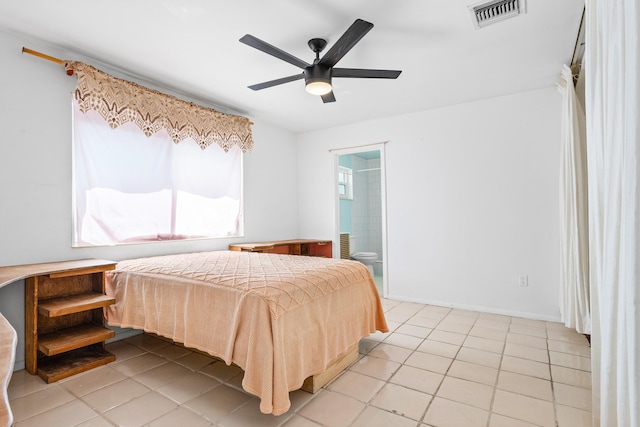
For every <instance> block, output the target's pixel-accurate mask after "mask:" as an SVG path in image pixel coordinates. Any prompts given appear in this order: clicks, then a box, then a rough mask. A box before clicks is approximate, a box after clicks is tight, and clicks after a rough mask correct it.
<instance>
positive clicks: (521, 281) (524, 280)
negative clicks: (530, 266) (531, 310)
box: [518, 275, 529, 287]
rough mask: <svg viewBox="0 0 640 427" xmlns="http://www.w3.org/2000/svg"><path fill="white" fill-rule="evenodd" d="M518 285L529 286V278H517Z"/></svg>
mask: <svg viewBox="0 0 640 427" xmlns="http://www.w3.org/2000/svg"><path fill="white" fill-rule="evenodd" d="M518 284H519V285H520V286H523V287H524V286H529V276H526V275H520V276H518Z"/></svg>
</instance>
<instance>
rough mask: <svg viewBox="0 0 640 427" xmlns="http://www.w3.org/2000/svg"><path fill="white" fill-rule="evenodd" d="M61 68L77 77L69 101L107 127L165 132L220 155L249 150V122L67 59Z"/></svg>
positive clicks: (145, 131)
mask: <svg viewBox="0 0 640 427" xmlns="http://www.w3.org/2000/svg"><path fill="white" fill-rule="evenodd" d="M64 65H65V68H66V69H67V71H73V72H74V73H76V74H77V75H78V85H77V86H76V89H75V92H74V97H75V99H76V101H77V102H78V104H79V106H80V110H81V111H82V112H83V113H85V112H87V111H89V110H95V111H97V112H98V113H99V114H100V115H101V116H102V117H103V118H104V120H105V121H106V122H107V123H109V126H111V127H112V128H116V127H118V126H120V125H122V124H124V123H127V122H133V123H135V124H136V125H137V126H138V127H139V128H140V129H141V130H142V131H143V132H144V133H145V135H147V136H150V135H153V134H154V133H156V132H158V131H160V130H161V129H165V130H166V131H167V133H168V134H169V136H170V137H171V139H172V140H173V142H175V143H178V142H180V141H182V140H184V139H186V138H192V139H193V140H194V141H196V142H197V143H198V144H199V145H200V147H201V148H202V149H205V148H207V147H208V146H209V145H211V144H213V143H215V144H218V145H219V146H220V147H222V148H223V149H224V150H225V151H228V150H229V149H230V148H231V147H233V146H234V145H237V146H238V147H240V148H241V149H242V151H243V152H246V151H250V150H251V149H252V148H253V138H252V135H251V124H252V123H251V122H250V121H249V119H248V118H246V117H241V116H234V115H231V114H224V113H220V112H218V111H216V110H213V109H211V108H205V107H202V106H199V105H196V104H194V103H191V102H187V101H183V100H181V99H178V98H176V97H174V96H171V95H167V94H164V93H161V92H158V91H155V90H152V89H148V88H145V87H142V86H140V85H138V84H136V83H132V82H128V81H126V80H122V79H118V78H116V77H113V76H110V75H109V74H106V73H104V72H102V71H100V70H98V69H96V68H94V67H92V66H91V65H87V64H84V63H82V62H77V61H67V62H65V64H64Z"/></svg>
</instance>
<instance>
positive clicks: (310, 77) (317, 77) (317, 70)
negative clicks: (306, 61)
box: [304, 64, 332, 84]
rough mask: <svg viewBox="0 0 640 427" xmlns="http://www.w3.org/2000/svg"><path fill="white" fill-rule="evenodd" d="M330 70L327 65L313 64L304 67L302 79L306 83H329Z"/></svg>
mask: <svg viewBox="0 0 640 427" xmlns="http://www.w3.org/2000/svg"><path fill="white" fill-rule="evenodd" d="M331 71H332V69H331V68H329V67H324V66H322V65H319V64H314V65H311V66H309V67H306V68H305V69H304V81H305V83H306V84H309V83H314V82H327V83H329V84H331V74H332V73H331Z"/></svg>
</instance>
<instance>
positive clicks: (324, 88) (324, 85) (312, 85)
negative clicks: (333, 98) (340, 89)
mask: <svg viewBox="0 0 640 427" xmlns="http://www.w3.org/2000/svg"><path fill="white" fill-rule="evenodd" d="M305 89H306V90H307V92H309V93H310V94H311V95H326V94H328V93H329V92H331V91H332V90H333V89H332V87H331V83H329V82H327V81H323V80H316V81H307V85H306V86H305Z"/></svg>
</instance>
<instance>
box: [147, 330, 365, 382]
mask: <svg viewBox="0 0 640 427" xmlns="http://www.w3.org/2000/svg"><path fill="white" fill-rule="evenodd" d="M144 333H145V334H147V335H150V336H153V337H155V338H158V339H161V340H163V341H167V342H170V343H171V344H174V345H178V346H180V347H184V348H188V349H189V350H191V351H195V352H196V353H200V354H204V355H205V356H208V357H212V358H214V359H216V360H220V361H221V362H222V359H219V358H217V357H215V356H212V355H210V354H209V353H207V352H205V351H201V350H197V349H195V348H191V347H187V346H185V345H184V344H182V343H179V342H175V341H173V340H172V339H170V338H166V337H162V336H160V335H156V334H154V333H151V332H144ZM358 355H359V349H358V343H355V344H354V345H352V346H351V347H349V348H348V349H347V350H345V351H344V352H343V353H342V354H340V355H339V356H338V357H336V358H335V359H334V360H333V361H332V362H331V363H329V365H328V366H327V369H325V370H324V371H323V372H321V373H319V374H316V375H312V376H310V377H308V378H307V379H306V380H304V383H303V384H302V387H300V390H304V391H306V392H308V393H315V392H316V391H318V390H320V389H321V388H322V387H323V386H325V385H327V384H328V383H330V382H331V381H332V380H333V379H334V378H335V377H337V376H338V375H339V374H340V373H341V372H342V371H344V370H345V369H347V368H348V367H349V366H351V365H352V364H353V363H354V362H355V361H356V360H358Z"/></svg>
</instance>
